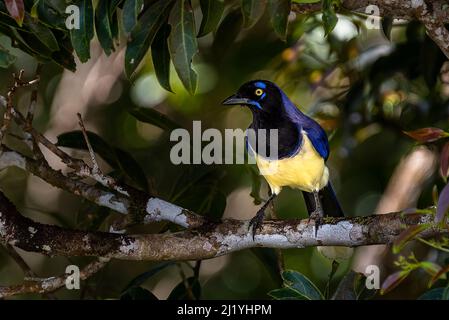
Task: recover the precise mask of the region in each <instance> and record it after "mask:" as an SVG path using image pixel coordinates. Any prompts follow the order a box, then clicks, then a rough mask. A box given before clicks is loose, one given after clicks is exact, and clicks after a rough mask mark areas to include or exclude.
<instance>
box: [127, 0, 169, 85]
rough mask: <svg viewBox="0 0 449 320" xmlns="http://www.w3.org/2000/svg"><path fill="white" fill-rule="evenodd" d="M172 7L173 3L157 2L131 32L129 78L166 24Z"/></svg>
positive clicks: (128, 57)
mask: <svg viewBox="0 0 449 320" xmlns="http://www.w3.org/2000/svg"><path fill="white" fill-rule="evenodd" d="M172 5H173V2H172V1H168V0H167V1H166V0H159V1H157V2H155V3H154V4H153V5H151V6H150V7H149V8H148V9H147V10H146V11H145V12H144V13H143V15H142V16H141V17H140V19H139V21H138V22H137V24H136V26H135V27H134V29H133V30H132V31H131V35H130V38H131V40H130V42H129V43H128V46H127V47H126V53H125V71H126V75H127V76H128V77H131V76H132V74H133V73H134V71H135V70H136V69H137V67H138V66H139V64H140V62H141V61H142V59H143V58H144V57H145V55H146V53H147V52H148V49H149V48H150V46H151V43H152V42H153V40H154V37H155V36H156V33H157V31H158V30H159V28H161V26H162V25H163V24H164V23H165V20H166V19H167V16H168V13H169V11H170V8H171V7H172Z"/></svg>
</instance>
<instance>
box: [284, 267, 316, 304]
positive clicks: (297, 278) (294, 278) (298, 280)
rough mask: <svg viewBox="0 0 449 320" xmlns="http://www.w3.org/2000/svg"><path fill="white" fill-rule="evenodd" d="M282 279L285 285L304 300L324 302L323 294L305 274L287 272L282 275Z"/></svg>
mask: <svg viewBox="0 0 449 320" xmlns="http://www.w3.org/2000/svg"><path fill="white" fill-rule="evenodd" d="M282 279H284V284H285V285H286V286H287V287H289V288H290V289H293V290H295V291H297V292H298V293H299V294H300V295H301V296H303V297H304V299H307V300H322V299H324V297H323V294H322V293H321V292H320V290H319V289H318V288H317V287H316V286H315V284H314V283H313V282H312V281H310V280H309V279H308V278H307V277H306V276H304V275H303V274H301V273H299V272H297V271H293V270H286V271H284V272H283V273H282Z"/></svg>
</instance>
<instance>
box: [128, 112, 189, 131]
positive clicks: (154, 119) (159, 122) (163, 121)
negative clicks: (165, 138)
mask: <svg viewBox="0 0 449 320" xmlns="http://www.w3.org/2000/svg"><path fill="white" fill-rule="evenodd" d="M129 113H130V114H132V115H133V116H134V117H135V118H136V119H137V120H139V121H142V122H145V123H149V124H152V125H155V126H157V127H159V128H161V129H164V130H174V129H177V128H181V126H180V125H179V124H177V123H176V122H174V121H173V120H171V119H170V118H169V117H167V116H166V115H165V114H163V113H160V112H159V111H156V110H154V109H150V108H138V107H135V108H132V109H130V110H129Z"/></svg>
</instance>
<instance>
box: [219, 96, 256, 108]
mask: <svg viewBox="0 0 449 320" xmlns="http://www.w3.org/2000/svg"><path fill="white" fill-rule="evenodd" d="M221 104H224V105H228V106H231V105H238V104H240V105H248V104H249V99H247V98H241V97H239V96H238V95H237V94H233V95H232V96H230V97H227V98H226V99H224V100H223V102H222V103H221Z"/></svg>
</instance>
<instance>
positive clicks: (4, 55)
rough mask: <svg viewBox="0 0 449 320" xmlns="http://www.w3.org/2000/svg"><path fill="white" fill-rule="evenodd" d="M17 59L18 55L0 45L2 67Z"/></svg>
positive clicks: (0, 63) (0, 65) (6, 66)
mask: <svg viewBox="0 0 449 320" xmlns="http://www.w3.org/2000/svg"><path fill="white" fill-rule="evenodd" d="M15 61H16V57H15V56H13V55H12V54H11V53H9V51H8V50H6V49H4V48H2V47H0V68H8V67H9V66H10V65H12V64H13V63H14V62H15Z"/></svg>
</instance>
